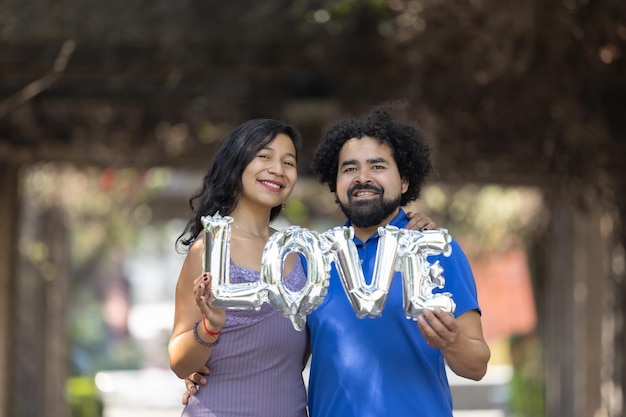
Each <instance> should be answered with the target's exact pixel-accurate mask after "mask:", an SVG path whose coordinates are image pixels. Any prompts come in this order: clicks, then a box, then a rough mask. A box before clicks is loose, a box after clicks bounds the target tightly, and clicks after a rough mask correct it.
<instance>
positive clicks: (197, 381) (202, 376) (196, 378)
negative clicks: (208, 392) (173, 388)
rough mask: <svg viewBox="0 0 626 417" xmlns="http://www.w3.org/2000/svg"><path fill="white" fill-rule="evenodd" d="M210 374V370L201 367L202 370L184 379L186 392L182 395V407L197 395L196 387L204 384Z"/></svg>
mask: <svg viewBox="0 0 626 417" xmlns="http://www.w3.org/2000/svg"><path fill="white" fill-rule="evenodd" d="M210 373H211V370H210V369H209V368H208V367H206V366H203V367H202V369H200V370H199V371H196V372H194V373H192V374H191V375H189V376H188V377H187V378H185V387H186V388H187V391H185V393H184V394H183V405H187V403H189V398H190V397H191V396H192V395H195V394H197V393H198V385H205V384H206V376H207V375H209V374H210Z"/></svg>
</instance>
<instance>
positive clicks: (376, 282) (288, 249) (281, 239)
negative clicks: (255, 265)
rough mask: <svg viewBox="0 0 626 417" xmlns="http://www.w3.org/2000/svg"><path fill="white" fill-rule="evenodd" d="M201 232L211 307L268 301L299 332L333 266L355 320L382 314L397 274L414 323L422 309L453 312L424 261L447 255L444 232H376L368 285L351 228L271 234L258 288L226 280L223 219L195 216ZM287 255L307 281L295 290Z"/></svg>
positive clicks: (436, 271)
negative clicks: (300, 264) (300, 262)
mask: <svg viewBox="0 0 626 417" xmlns="http://www.w3.org/2000/svg"><path fill="white" fill-rule="evenodd" d="M201 220H202V224H203V226H204V256H203V262H202V266H203V269H204V271H206V272H211V274H212V275H213V285H212V288H211V289H212V291H213V294H214V296H215V299H214V301H213V305H214V306H216V307H223V308H227V309H259V308H260V307H261V304H263V303H265V302H268V303H270V304H271V305H272V307H274V308H275V309H276V310H278V311H280V312H282V314H283V315H285V316H286V317H288V318H289V319H290V320H291V323H292V324H293V326H294V328H295V329H297V330H303V329H304V327H305V324H306V315H307V314H309V313H310V312H311V311H313V310H314V309H315V308H316V307H317V306H319V305H320V304H321V303H322V301H323V300H324V296H325V295H326V293H327V288H328V285H329V279H330V267H331V264H332V263H334V264H335V267H336V268H337V272H338V274H339V278H340V280H341V284H342V286H343V289H344V291H345V293H346V296H347V297H348V299H349V301H350V303H351V305H352V307H353V308H354V310H355V312H356V314H357V316H358V317H360V318H362V317H377V316H380V315H381V314H382V311H383V309H384V307H385V303H386V301H387V294H388V293H389V290H390V287H391V282H392V280H393V277H394V275H395V273H396V272H397V271H400V272H402V280H403V282H402V285H403V297H404V298H403V304H404V312H405V315H406V317H407V318H409V319H416V318H417V317H418V316H419V315H420V314H421V313H422V311H423V310H424V309H433V308H435V307H439V308H440V309H442V310H444V311H447V312H450V313H452V312H454V309H455V307H456V305H455V303H454V301H453V299H452V294H450V293H442V292H439V293H435V292H433V291H434V290H435V289H437V288H439V289H441V288H443V287H444V285H445V279H444V277H443V268H442V267H441V266H440V265H439V262H438V261H437V262H435V263H433V264H431V263H429V262H428V261H427V257H428V256H431V255H439V254H443V255H444V256H450V253H451V252H452V247H451V245H450V242H451V240H452V239H451V237H450V235H449V234H448V232H447V230H445V229H438V230H427V231H415V230H408V229H400V228H397V227H394V226H386V227H381V228H379V229H378V233H379V235H380V239H379V241H378V250H377V253H376V259H375V263H374V273H373V276H372V277H370V278H371V279H369V283H368V281H367V280H366V278H365V276H364V274H363V270H362V269H361V265H360V260H359V255H358V252H357V249H356V245H355V244H354V242H353V240H352V238H353V236H354V230H353V229H352V227H335V228H333V229H331V230H328V231H326V232H324V233H317V232H313V231H310V230H307V229H305V228H302V227H299V226H290V227H287V228H285V229H284V230H281V231H278V232H276V233H274V234H273V235H272V237H271V238H270V239H269V240H268V242H267V244H266V245H265V248H264V250H263V258H262V260H261V265H260V270H261V278H260V279H259V281H257V282H246V283H232V282H231V281H230V236H231V230H230V224H231V223H232V221H233V219H232V217H229V216H224V217H222V216H220V214H219V213H217V214H215V215H214V216H210V217H209V216H205V217H202V219H201ZM290 253H298V254H300V255H302V256H303V257H304V258H305V260H306V265H307V280H306V283H305V284H304V286H302V287H301V288H299V289H293V288H291V289H290V288H289V287H288V286H286V285H285V282H284V274H283V270H284V261H285V257H286V256H287V255H288V254H290Z"/></svg>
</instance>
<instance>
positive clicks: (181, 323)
mask: <svg viewBox="0 0 626 417" xmlns="http://www.w3.org/2000/svg"><path fill="white" fill-rule="evenodd" d="M202 251H203V244H202V239H199V240H198V241H196V242H195V243H194V244H193V246H192V247H191V249H190V250H189V253H188V254H187V257H186V258H185V262H184V263H183V267H182V269H181V272H180V275H179V277H178V283H177V284H176V297H175V307H174V326H173V329H172V335H171V336H170V341H169V344H168V354H169V360H170V367H171V368H172V370H173V371H174V373H175V374H176V375H177V376H178V377H179V378H185V377H187V376H188V375H190V374H191V373H192V372H194V371H196V370H198V369H201V368H202V367H203V366H204V365H205V364H206V361H207V360H208V358H209V356H210V355H211V352H212V351H213V346H215V345H216V344H217V343H218V342H219V334H217V335H215V334H209V333H207V330H208V331H209V332H212V333H219V332H220V331H221V329H222V327H223V326H224V322H225V319H226V312H225V311H224V309H221V308H214V307H211V306H210V305H209V304H208V303H207V301H210V297H211V296H212V295H211V274H202ZM203 318H204V320H205V321H204V323H203V322H202V320H203ZM198 320H200V323H199V324H198V325H196V322H197V321H198ZM194 326H195V333H196V334H195V335H194ZM205 327H206V330H205ZM198 339H199V340H198Z"/></svg>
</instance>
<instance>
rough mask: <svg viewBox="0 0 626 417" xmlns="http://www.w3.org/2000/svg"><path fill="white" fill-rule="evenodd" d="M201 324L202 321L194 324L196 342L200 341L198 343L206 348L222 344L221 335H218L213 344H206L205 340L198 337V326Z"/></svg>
mask: <svg viewBox="0 0 626 417" xmlns="http://www.w3.org/2000/svg"><path fill="white" fill-rule="evenodd" d="M199 324H200V320H198V321H196V322H195V323H194V324H193V337H195V338H196V340H197V341H198V343H200V344H201V345H202V346H204V347H208V348H212V347H215V346H217V345H218V344H219V343H220V335H217V339H215V342H213V343H208V342H205V341H204V340H202V339H201V338H200V336H198V325H199Z"/></svg>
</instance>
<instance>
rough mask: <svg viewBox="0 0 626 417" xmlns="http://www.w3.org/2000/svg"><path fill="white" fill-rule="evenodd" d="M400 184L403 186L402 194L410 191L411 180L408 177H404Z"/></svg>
mask: <svg viewBox="0 0 626 417" xmlns="http://www.w3.org/2000/svg"><path fill="white" fill-rule="evenodd" d="M400 182H401V185H402V194H404V193H406V192H407V190H408V189H409V179H408V178H407V177H402V179H401V180H400Z"/></svg>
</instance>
